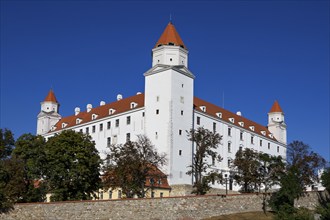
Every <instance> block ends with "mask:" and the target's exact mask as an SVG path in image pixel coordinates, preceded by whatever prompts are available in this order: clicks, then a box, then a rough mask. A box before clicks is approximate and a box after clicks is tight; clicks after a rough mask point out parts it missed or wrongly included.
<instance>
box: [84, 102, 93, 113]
mask: <svg viewBox="0 0 330 220" xmlns="http://www.w3.org/2000/svg"><path fill="white" fill-rule="evenodd" d="M86 108H87V112H90V111H91V110H92V108H93V106H92V104H87V106H86Z"/></svg>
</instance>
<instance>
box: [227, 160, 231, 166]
mask: <svg viewBox="0 0 330 220" xmlns="http://www.w3.org/2000/svg"><path fill="white" fill-rule="evenodd" d="M227 162H228V167H230V162H231V160H230V159H228V161H227Z"/></svg>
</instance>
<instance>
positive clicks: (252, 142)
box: [251, 136, 254, 144]
mask: <svg viewBox="0 0 330 220" xmlns="http://www.w3.org/2000/svg"><path fill="white" fill-rule="evenodd" d="M253 139H254V137H253V136H251V144H254V140H253Z"/></svg>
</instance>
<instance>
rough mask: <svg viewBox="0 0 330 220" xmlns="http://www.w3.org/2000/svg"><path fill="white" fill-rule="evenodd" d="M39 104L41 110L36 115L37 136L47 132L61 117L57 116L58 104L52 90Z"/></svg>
mask: <svg viewBox="0 0 330 220" xmlns="http://www.w3.org/2000/svg"><path fill="white" fill-rule="evenodd" d="M40 104H41V110H40V113H39V114H38V123H37V135H42V134H45V133H47V132H49V131H50V129H51V127H52V126H53V125H55V124H56V123H57V122H58V121H59V120H60V119H61V115H60V114H59V107H60V104H59V103H58V101H57V99H56V97H55V94H54V92H53V90H52V89H51V90H50V91H49V92H48V95H47V96H46V98H45V100H44V101H43V102H41V103H40Z"/></svg>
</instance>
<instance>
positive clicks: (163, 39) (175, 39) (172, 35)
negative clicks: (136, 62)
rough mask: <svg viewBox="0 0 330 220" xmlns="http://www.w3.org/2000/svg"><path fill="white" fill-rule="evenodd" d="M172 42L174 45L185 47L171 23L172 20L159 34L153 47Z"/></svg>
mask: <svg viewBox="0 0 330 220" xmlns="http://www.w3.org/2000/svg"><path fill="white" fill-rule="evenodd" d="M173 44H174V45H175V46H180V47H183V48H185V49H187V48H186V46H185V45H184V43H183V41H182V40H181V37H180V35H179V34H178V32H177V31H176V29H175V27H174V25H173V24H172V22H169V23H168V25H167V26H166V28H165V30H164V32H163V34H162V35H161V36H160V38H159V40H158V41H157V43H156V45H155V48H156V47H159V46H160V45H173Z"/></svg>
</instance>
